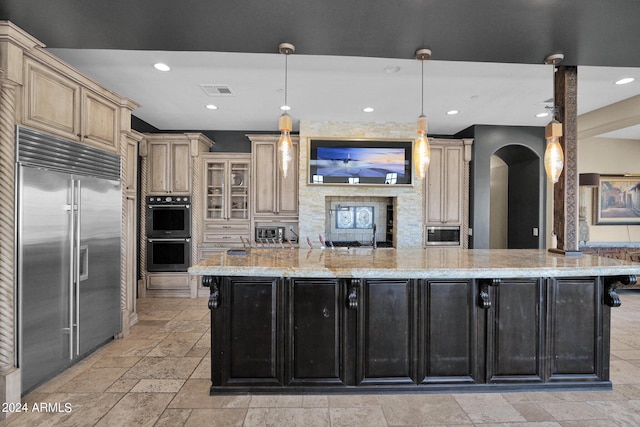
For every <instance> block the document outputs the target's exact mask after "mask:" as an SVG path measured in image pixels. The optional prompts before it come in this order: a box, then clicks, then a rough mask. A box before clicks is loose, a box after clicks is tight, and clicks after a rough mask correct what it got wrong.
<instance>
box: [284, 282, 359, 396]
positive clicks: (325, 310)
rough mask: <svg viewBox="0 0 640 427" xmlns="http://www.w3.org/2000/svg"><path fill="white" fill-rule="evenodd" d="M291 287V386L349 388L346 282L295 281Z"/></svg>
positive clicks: (288, 342)
mask: <svg viewBox="0 0 640 427" xmlns="http://www.w3.org/2000/svg"><path fill="white" fill-rule="evenodd" d="M287 284H288V285H287V287H286V289H287V293H288V295H287V297H286V299H287V301H288V304H287V306H288V313H287V317H288V318H287V326H286V328H287V334H286V335H287V340H286V349H285V354H286V356H285V359H286V379H287V380H286V383H287V385H288V386H296V385H318V386H343V385H346V371H347V370H348V368H347V361H346V359H347V356H346V354H345V353H346V351H347V350H346V348H345V342H344V339H345V336H346V335H348V334H347V333H346V324H345V311H346V307H345V301H346V295H345V291H344V288H345V287H344V281H342V280H339V279H291V280H289V281H287Z"/></svg>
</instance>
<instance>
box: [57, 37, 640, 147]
mask: <svg viewBox="0 0 640 427" xmlns="http://www.w3.org/2000/svg"><path fill="white" fill-rule="evenodd" d="M49 50H50V51H51V52H52V53H53V54H54V55H56V56H58V57H60V58H62V59H63V60H65V61H67V62H68V63H70V64H71V65H73V66H75V67H76V68H78V69H79V70H80V71H82V72H83V73H85V74H86V75H88V76H90V77H92V78H93V79H94V80H96V81H97V82H98V83H101V84H102V85H104V86H106V87H108V88H110V89H112V90H113V91H114V92H116V93H118V94H119V95H121V96H124V97H127V98H130V99H132V100H133V101H135V102H137V103H139V104H140V105H141V107H140V108H139V109H137V110H136V111H135V112H134V115H136V116H137V117H139V118H140V119H142V120H144V121H146V122H148V123H149V124H151V125H153V126H155V127H156V128H158V129H160V130H162V131H168V130H198V131H204V130H241V131H277V122H278V116H279V115H280V114H281V111H280V109H279V107H280V105H282V104H283V103H284V93H283V88H284V64H285V58H284V56H283V55H280V54H278V53H274V54H265V53H230V52H185V51H147V50H145V51H135V50H104V49H49ZM155 62H164V63H167V64H169V65H170V66H171V67H172V70H171V71H170V72H159V71H157V70H155V69H154V68H153V66H152V65H153V64H154V63H155ZM396 68H397V69H398V71H396V72H389V70H390V69H396ZM420 70H421V65H420V62H419V61H417V60H415V59H385V58H371V57H349V56H318V55H301V54H293V55H291V56H289V57H288V104H289V105H290V106H291V107H292V109H291V111H290V112H289V114H290V115H291V116H292V118H293V119H294V128H297V126H298V123H299V121H300V120H338V121H384V122H389V121H398V122H413V121H415V120H416V119H417V117H418V115H419V114H420V102H421V101H420V86H421V78H420ZM622 77H635V78H636V81H635V82H633V83H631V84H628V85H623V86H617V85H614V84H613V82H614V81H616V80H618V79H620V78H622ZM201 84H216V85H218V84H219V85H227V86H229V87H230V88H231V90H232V91H233V95H232V96H208V95H207V94H206V93H205V91H204V90H203V89H202V88H201V87H200V85H201ZM639 94H640V68H613V67H595V66H580V67H578V114H579V115H580V114H584V113H587V112H590V111H593V110H596V109H598V108H602V107H604V106H607V105H610V104H612V103H615V102H618V101H621V100H624V99H627V98H630V97H633V96H636V95H639ZM552 96H553V87H552V67H551V66H550V65H543V64H540V65H530V64H505V63H487V62H483V63H478V62H461V61H437V60H429V61H426V62H425V63H424V113H425V115H426V116H427V117H428V119H429V133H430V134H438V135H453V134H455V133H457V132H459V131H461V130H463V129H465V128H467V127H469V126H471V125H474V124H489V125H516V126H544V125H546V124H547V123H548V121H549V120H550V118H549V117H546V118H536V117H535V115H536V114H537V113H540V112H543V111H544V110H545V105H547V104H545V101H548V100H550V99H551V98H552ZM211 103H212V104H215V105H217V106H218V109H217V110H208V109H206V108H205V105H206V104H211ZM365 106H370V107H373V108H374V109H375V111H374V112H372V113H364V112H363V111H362V109H363V108H364V107H365ZM451 109H456V110H459V112H460V113H459V114H457V115H454V116H450V115H447V114H446V112H447V111H449V110H451ZM607 136H610V137H616V138H630V139H639V140H640V126H634V127H633V128H628V129H626V130H620V131H616V132H614V133H612V134H607Z"/></svg>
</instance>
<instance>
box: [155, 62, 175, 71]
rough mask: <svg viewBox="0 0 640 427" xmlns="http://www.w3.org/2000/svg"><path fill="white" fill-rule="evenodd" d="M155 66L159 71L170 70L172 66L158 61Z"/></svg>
mask: <svg viewBox="0 0 640 427" xmlns="http://www.w3.org/2000/svg"><path fill="white" fill-rule="evenodd" d="M153 68H155V69H156V70H158V71H170V70H171V67H169V66H168V65H167V64H163V63H162V62H158V63H156V64H153Z"/></svg>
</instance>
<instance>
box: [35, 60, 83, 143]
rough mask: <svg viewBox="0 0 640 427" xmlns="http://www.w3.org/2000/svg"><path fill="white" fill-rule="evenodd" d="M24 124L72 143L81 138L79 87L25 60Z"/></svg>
mask: <svg viewBox="0 0 640 427" xmlns="http://www.w3.org/2000/svg"><path fill="white" fill-rule="evenodd" d="M24 95H25V96H24V98H23V99H24V102H23V109H24V114H23V117H22V122H23V123H24V124H25V125H28V126H31V127H34V128H37V129H41V130H44V131H46V132H50V133H53V134H55V135H60V136H62V137H65V138H69V139H72V140H78V137H79V136H80V121H79V120H78V118H79V115H78V114H77V112H78V111H79V110H80V85H78V84H77V83H75V82H74V81H73V80H71V79H68V78H66V77H63V76H61V75H59V74H57V73H55V72H54V71H53V70H50V69H49V68H47V67H45V66H43V65H42V64H40V63H38V62H35V61H32V60H30V59H25V87H24Z"/></svg>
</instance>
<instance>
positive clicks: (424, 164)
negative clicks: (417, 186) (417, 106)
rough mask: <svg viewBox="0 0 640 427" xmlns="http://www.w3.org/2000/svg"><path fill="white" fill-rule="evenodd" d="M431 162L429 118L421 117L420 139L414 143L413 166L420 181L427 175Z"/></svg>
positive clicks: (419, 121) (419, 123)
mask: <svg viewBox="0 0 640 427" xmlns="http://www.w3.org/2000/svg"><path fill="white" fill-rule="evenodd" d="M430 162H431V146H430V145H429V138H427V118H426V117H425V116H423V115H421V116H420V117H419V118H418V138H416V140H415V142H414V143H413V165H414V168H415V170H416V173H417V174H418V177H419V178H420V179H422V178H424V177H425V176H426V175H427V169H429V163H430Z"/></svg>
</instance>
